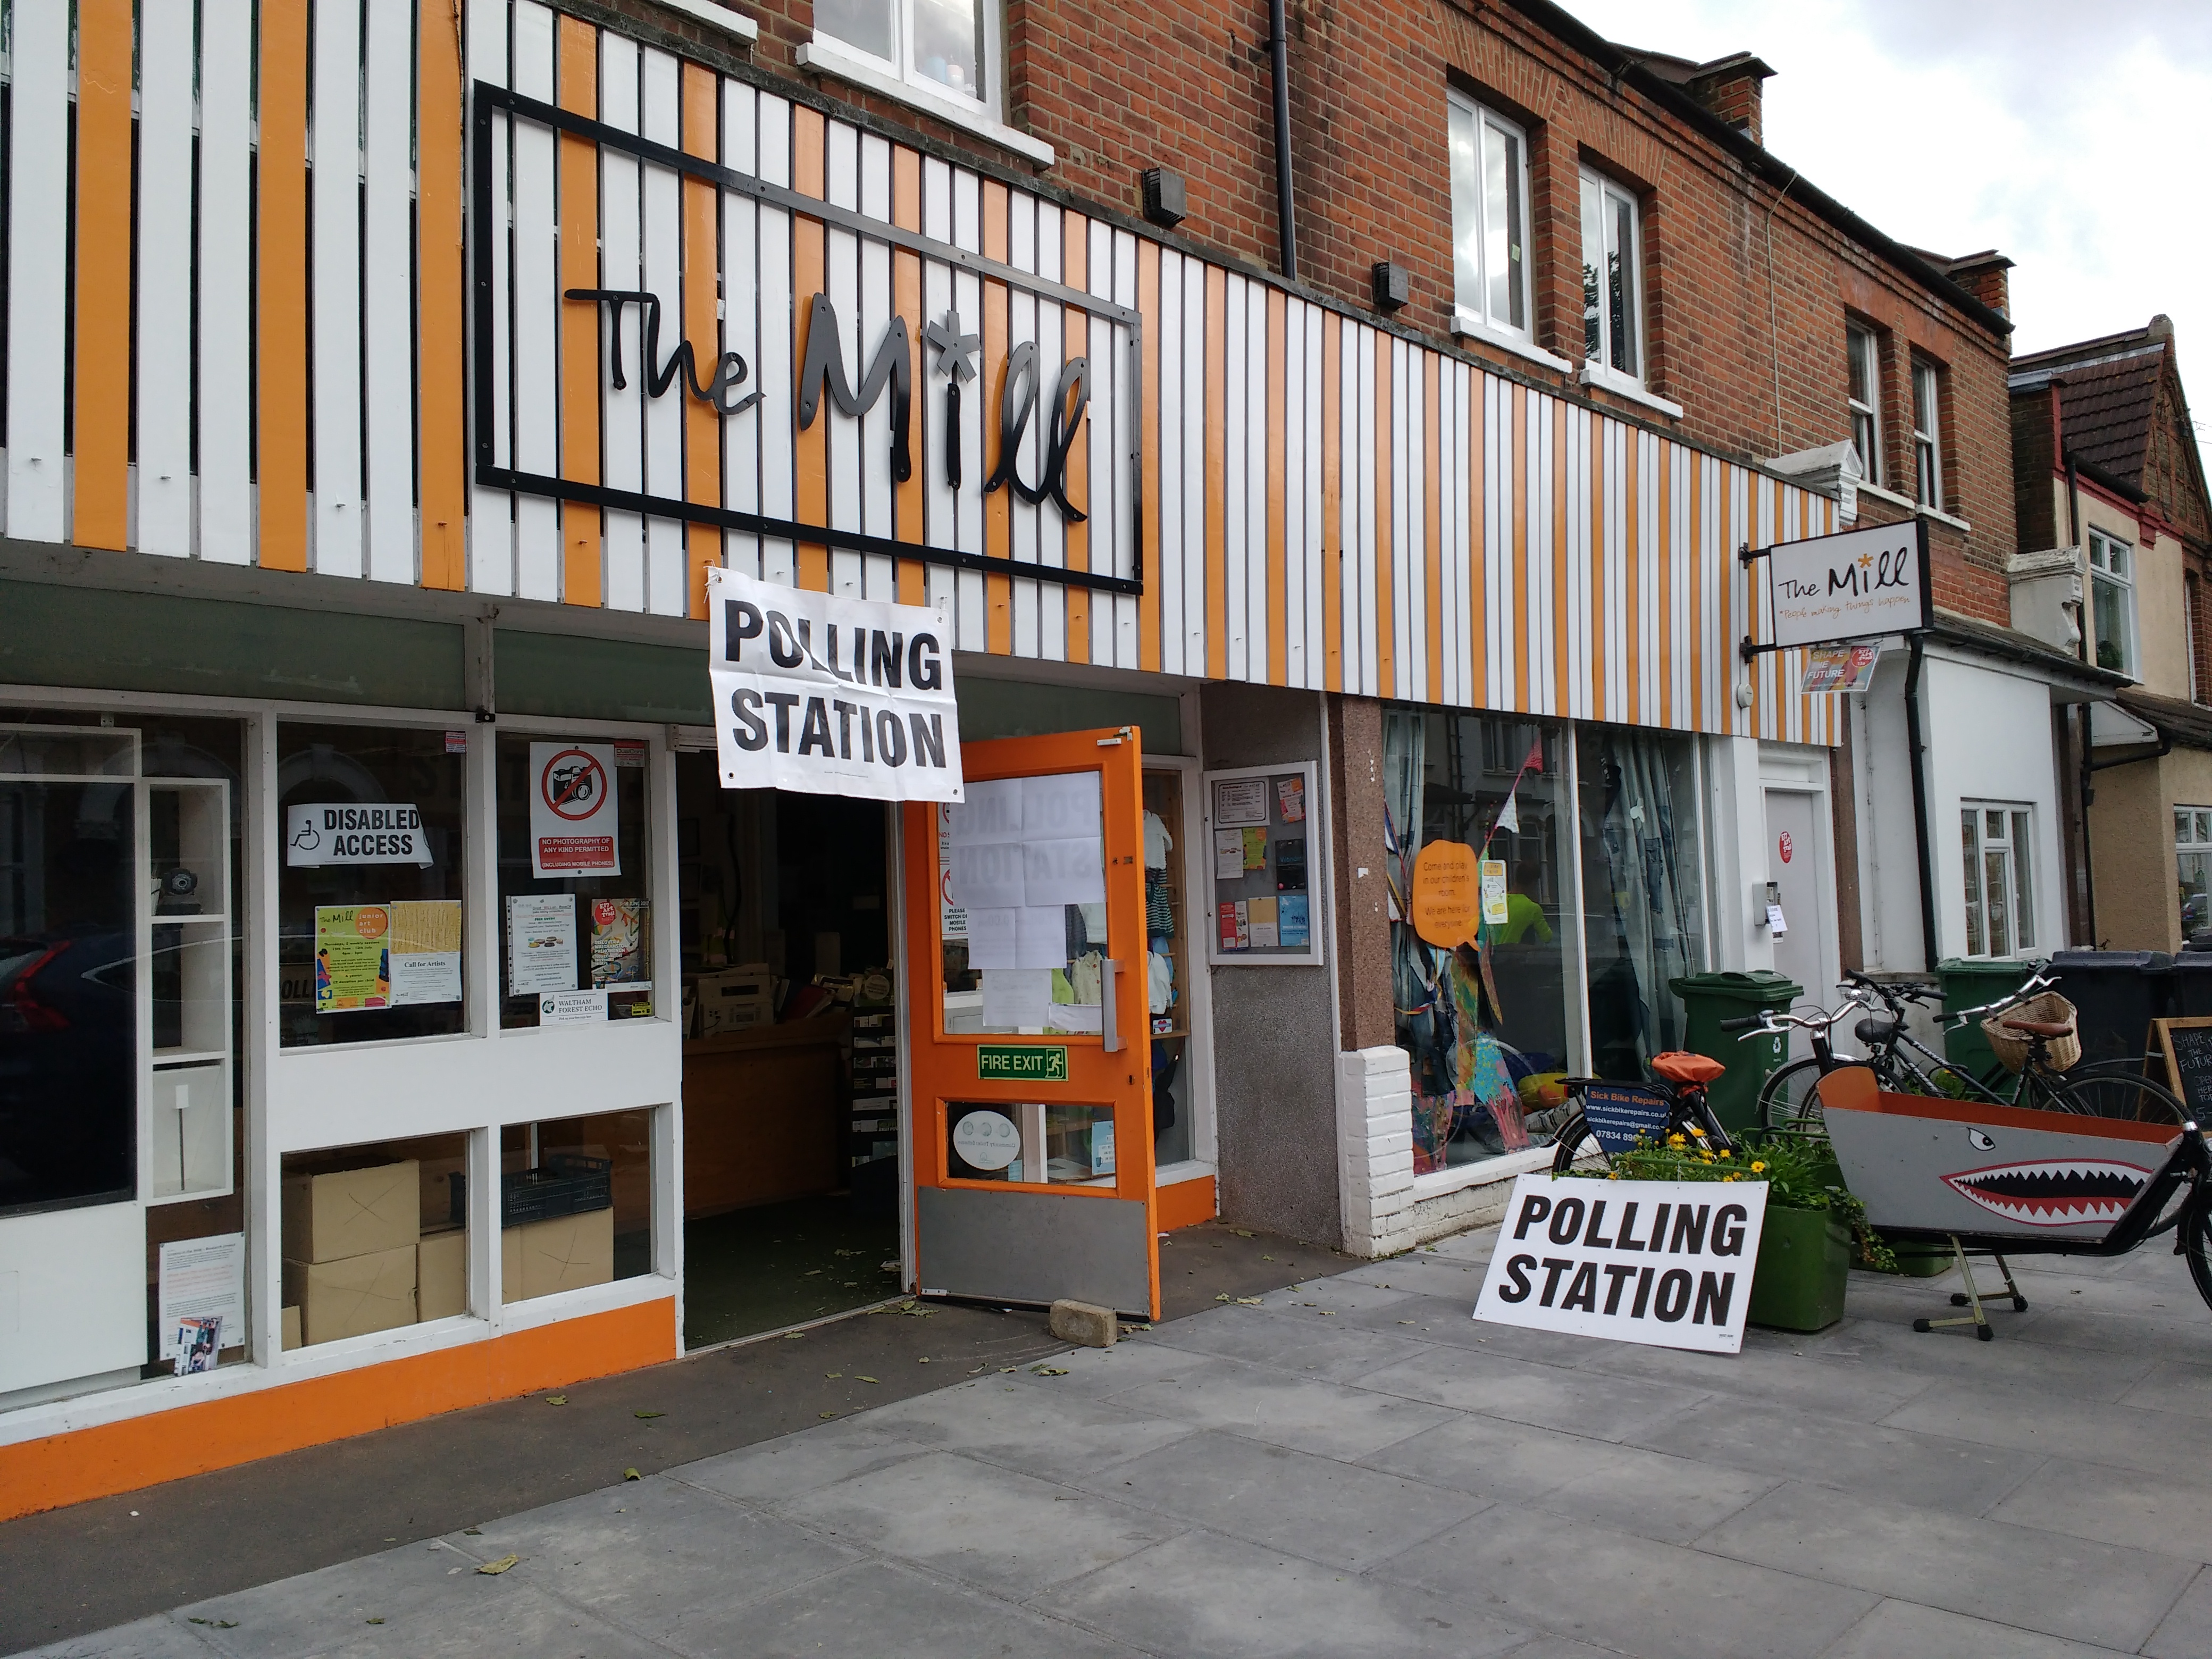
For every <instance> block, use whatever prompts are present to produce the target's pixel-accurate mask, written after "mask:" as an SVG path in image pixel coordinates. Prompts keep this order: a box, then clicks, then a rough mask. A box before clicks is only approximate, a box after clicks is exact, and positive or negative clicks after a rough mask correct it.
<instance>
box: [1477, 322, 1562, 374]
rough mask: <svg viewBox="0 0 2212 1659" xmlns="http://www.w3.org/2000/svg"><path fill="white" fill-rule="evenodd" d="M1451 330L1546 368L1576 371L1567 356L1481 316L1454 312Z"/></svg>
mask: <svg viewBox="0 0 2212 1659" xmlns="http://www.w3.org/2000/svg"><path fill="white" fill-rule="evenodd" d="M1451 331H1452V333H1453V334H1454V335H1455V337H1458V338H1460V339H1462V340H1480V341H1481V342H1482V343H1483V344H1485V345H1492V346H1496V347H1497V348H1498V349H1499V350H1500V351H1510V352H1511V353H1512V354H1513V355H1514V356H1516V357H1526V358H1527V359H1528V361H1529V362H1532V363H1541V364H1542V365H1543V366H1544V367H1545V368H1550V369H1556V370H1557V371H1559V373H1560V374H1572V373H1573V372H1574V367H1575V366H1574V365H1573V364H1572V363H1571V362H1568V361H1567V360H1566V359H1565V357H1554V356H1553V355H1552V354H1551V353H1550V352H1548V351H1547V350H1545V349H1543V348H1542V347H1541V346H1539V345H1535V344H1532V343H1530V342H1528V341H1527V340H1525V339H1522V337H1520V336H1519V335H1517V334H1509V333H1507V332H1506V331H1504V329H1502V328H1492V326H1491V325H1489V324H1488V323H1486V322H1484V321H1482V320H1481V319H1480V318H1476V317H1470V316H1468V314H1467V313H1465V312H1464V311H1455V312H1454V313H1452V320H1451Z"/></svg>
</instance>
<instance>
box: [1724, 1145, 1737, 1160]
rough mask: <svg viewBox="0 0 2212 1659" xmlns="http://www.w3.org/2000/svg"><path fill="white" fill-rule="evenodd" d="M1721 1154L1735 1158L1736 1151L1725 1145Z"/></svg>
mask: <svg viewBox="0 0 2212 1659" xmlns="http://www.w3.org/2000/svg"><path fill="white" fill-rule="evenodd" d="M1721 1156H1722V1157H1723V1158H1734V1157H1735V1153H1734V1152H1730V1151H1729V1149H1728V1148H1727V1147H1725V1146H1723V1147H1722V1148H1721Z"/></svg>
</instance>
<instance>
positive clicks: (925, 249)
mask: <svg viewBox="0 0 2212 1659" xmlns="http://www.w3.org/2000/svg"><path fill="white" fill-rule="evenodd" d="M472 94H473V95H472V98H471V107H470V114H469V127H470V142H471V146H472V149H473V154H472V155H471V157H470V162H469V194H470V197H471V202H470V207H469V241H470V249H471V257H472V258H473V260H474V265H473V268H472V276H471V295H470V321H471V334H472V335H473V337H474V338H473V341H472V343H471V383H472V386H473V387H474V396H473V398H471V404H472V408H471V426H472V428H474V435H473V441H472V448H473V453H474V456H475V461H476V482H477V484H478V485H480V486H482V487H483V488H484V489H508V490H513V491H515V492H517V493H519V494H521V495H538V496H545V497H549V498H550V499H552V500H555V501H574V502H577V503H579V504H580V505H582V506H586V507H611V508H614V509H616V510H617V511H621V512H629V513H645V514H648V515H650V516H652V517H653V518H659V519H678V520H684V522H686V523H690V524H708V525H713V526H717V527H718V528H720V529H723V530H734V531H737V532H740V533H742V534H744V535H750V536H760V537H763V538H768V539H770V540H777V541H789V542H794V543H799V544H805V545H808V546H813V547H829V548H836V549H841V550H844V551H847V552H852V553H873V554H877V555H880V556H884V557H887V558H895V559H915V560H918V561H920V562H923V563H925V564H935V565H943V566H945V567H947V568H951V569H956V570H975V571H981V572H985V573H987V574H991V575H994V576H1024V577H1028V578H1030V579H1032V580H1037V581H1046V582H1055V583H1058V584H1060V585H1061V586H1067V587H1082V588H1088V589H1091V590H1092V591H1093V592H1104V593H1126V594H1128V595H1130V596H1132V597H1135V596H1138V595H1140V594H1142V593H1143V592H1144V591H1145V580H1144V574H1145V552H1144V550H1145V538H1144V536H1143V533H1142V529H1143V525H1144V511H1145V501H1144V483H1145V480H1144V470H1143V466H1142V465H1141V461H1140V458H1139V448H1138V446H1139V437H1138V434H1139V432H1140V430H1141V428H1142V424H1143V422H1142V419H1141V415H1142V410H1143V408H1144V319H1143V316H1142V314H1141V313H1139V312H1137V311H1134V310H1133V309H1131V308H1130V307H1127V306H1124V305H1120V304H1117V303H1116V302H1115V301H1111V300H1107V299H1102V298H1101V297H1099V296H1098V295H1095V294H1086V293H1084V292H1083V291H1082V290H1081V289H1073V288H1069V287H1068V286H1066V284H1065V283H1057V282H1054V281H1052V280H1051V279H1050V278H1048V277H1043V276H1034V275H1032V274H1030V272H1028V271H1023V270H1015V269H1014V268H1013V267H1012V266H1011V265H1008V264H1001V263H1000V261H998V260H995V259H987V258H984V257H983V256H982V255H981V254H977V253H971V252H968V251H967V250H966V249H964V248H958V247H954V246H951V244H949V243H945V242H938V241H933V240H930V239H929V238H927V237H925V236H922V235H921V234H919V233H917V232H915V231H909V230H904V229H902V228H899V227H897V226H895V225H888V224H885V223H884V222H883V221H881V220H879V219H872V218H869V217H867V216H865V215H862V214H859V213H855V212H854V211H852V210H850V209H847V208H841V207H838V206H837V205H836V204H834V203H830V202H826V201H823V200H821V199H820V198H818V197H812V196H803V195H801V194H799V192H798V191H793V190H789V189H787V188H785V187H784V186H783V185H772V184H769V182H768V181H767V180H765V179H757V178H755V177H753V176H752V175H751V174H750V173H737V172H733V171H732V169H730V168H728V167H723V166H721V165H720V163H718V162H714V161H706V160H703V159H702V158H701V157H699V156H696V155H686V154H684V152H683V151H682V150H680V149H670V148H669V147H668V146H667V145H665V144H659V143H653V141H652V140H651V139H649V138H642V137H639V136H638V135H637V134H635V133H633V132H624V131H622V130H621V129H620V128H618V127H611V126H608V125H605V123H604V122H599V121H595V120H592V118H590V117H588V116H584V115H578V114H575V113H574V112H571V111H568V110H564V109H562V108H560V107H558V106H556V105H552V104H547V103H543V102H541V101H539V100H537V99H535V98H527V97H525V96H524V95H523V94H520V93H518V92H513V91H510V90H509V89H507V88H505V87H496V86H493V85H491V84H489V82H483V81H478V82H475V83H474V84H473V88H472ZM501 111H504V112H507V114H508V115H510V116H513V117H516V118H520V119H523V120H526V121H532V122H535V123H536V124H538V125H541V126H545V127H550V128H552V129H553V130H554V131H556V132H568V133H573V134H574V135H575V136H576V137H580V138H586V139H588V140H590V141H591V142H592V143H594V144H597V145H599V146H601V147H603V148H604V147H609V146H611V147H612V148H614V149H620V150H624V151H627V152H628V153H629V154H630V155H635V156H637V157H639V158H640V159H641V160H643V161H651V162H653V163H654V164H655V165H656V166H659V167H669V168H671V169H673V170H674V171H676V172H677V173H683V174H686V175H688V176H690V177H691V178H695V179H704V180H705V181H707V182H708V183H709V184H711V185H714V186H715V187H716V188H717V189H720V190H733V191H738V192H739V193H741V194H743V195H746V196H750V197H753V198H754V199H755V200H757V201H758V202H761V203H763V204H766V205H768V206H770V207H775V208H781V209H783V210H786V211H787V212H790V213H793V214H798V215H801V216H805V217H806V218H810V219H816V220H819V221H820V222H822V223H823V224H825V225H829V226H833V227H835V228H837V229H840V230H847V231H851V232H852V233H854V234H855V235H859V236H865V237H867V238H868V239H870V240H873V241H878V242H883V243H887V244H889V245H890V246H893V247H896V248H903V249H905V250H906V251H907V252H911V253H918V254H920V255H921V256H922V257H923V258H927V259H933V260H936V261H937V262H938V263H939V264H947V265H953V266H956V267H958V268H959V269H961V270H967V271H969V272H971V273H972V274H974V275H975V276H980V277H986V278H988V279H990V280H993V281H995V282H1000V283H1005V284H1006V286H1007V287H1009V288H1011V289H1019V290H1020V291H1022V292H1024V293H1028V294H1033V295H1036V296H1037V297H1039V298H1041V299H1047V300H1051V301H1055V302H1057V303H1059V304H1061V305H1065V306H1069V307H1074V308H1076V309H1079V310H1081V311H1083V312H1085V313H1089V314H1091V315H1092V316H1097V317H1103V318H1105V319H1107V320H1108V321H1109V322H1112V323H1115V324H1116V325H1120V326H1121V327H1123V328H1125V329H1127V331H1128V335H1129V339H1128V346H1127V365H1126V367H1125V368H1124V371H1123V372H1124V373H1125V374H1126V375H1127V384H1128V388H1129V392H1128V400H1129V408H1130V410H1132V411H1133V415H1132V418H1131V421H1130V442H1129V446H1128V453H1127V454H1125V455H1124V456H1123V457H1122V458H1121V464H1122V465H1125V466H1127V468H1128V470H1129V507H1130V519H1131V528H1130V530H1129V532H1127V534H1128V538H1129V541H1130V543H1131V552H1130V555H1129V557H1130V560H1131V562H1133V564H1134V566H1135V568H1136V573H1137V574H1135V575H1133V576H1115V575H1111V574H1108V573H1107V572H1104V571H1100V570H1075V569H1070V568H1066V567H1064V566H1059V565H1048V564H1042V563H1037V564H1031V563H1027V562H1023V561H1020V560H1016V559H1011V558H994V557H992V556H990V555H988V554H983V553H964V552H960V551H957V550H954V549H951V548H943V547H932V546H929V545H928V544H925V543H921V542H902V541H897V540H895V539H893V538H890V537H888V536H872V535H868V534H866V533H865V532H861V531H857V530H840V529H836V528H835V527H834V526H829V525H817V524H804V523H801V522H799V520H794V519H778V518H772V517H769V515H767V514H765V513H744V512H739V511H738V510H737V509H735V508H732V507H709V506H707V505H705V504H703V503H702V502H698V501H682V500H679V499H677V498H675V497H672V496H667V495H647V494H645V493H643V492H641V491H638V490H630V489H608V488H607V487H606V486H605V485H604V484H586V483H576V482H574V480H571V479H568V478H562V477H553V476H551V475H550V474H547V473H543V472H526V471H521V470H520V469H519V468H516V467H512V466H500V465H495V462H494V459H493V457H494V454H495V450H494V447H493V431H492V418H491V416H492V410H494V409H495V407H496V406H497V400H496V386H495V374H494V371H493V353H492V340H493V335H494V330H495V326H496V324H497V319H496V318H495V314H494V311H493V305H492V300H493V295H492V286H491V268H490V261H489V259H487V258H483V251H484V250H486V249H488V248H489V247H490V246H492V242H493V240H494V236H495V226H494V224H493V221H492V204H493V202H494V201H495V199H496V198H495V191H494V181H493V179H492V167H491V158H492V142H491V139H492V121H493V118H494V116H495V114H496V113H497V112H501ZM800 297H801V296H799V295H796V294H795V293H794V295H793V301H794V303H797V301H798V300H799V298H800ZM1119 551H1120V550H1118V549H1117V550H1115V553H1116V556H1119Z"/></svg>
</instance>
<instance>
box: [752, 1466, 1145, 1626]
mask: <svg viewBox="0 0 2212 1659" xmlns="http://www.w3.org/2000/svg"><path fill="white" fill-rule="evenodd" d="M783 1510H784V1512H786V1513H787V1514H789V1515H791V1516H795V1517H798V1518H800V1519H804V1520H805V1521H807V1522H810V1523H811V1524H812V1525H813V1526H815V1527H817V1528H821V1529H822V1530H823V1532H824V1533H826V1534H829V1535H830V1536H833V1537H836V1538H837V1539H839V1540H841V1541H846V1542H849V1543H854V1544H859V1545H862V1546H864V1547H866V1548H868V1549H870V1550H873V1551H877V1552H880V1553H884V1554H889V1555H894V1556H897V1557H900V1558H902V1559H905V1560H908V1561H914V1562H919V1563H921V1565H925V1566H927V1567H930V1568H932V1569H933V1570H934V1571H938V1572H941V1573H945V1574H948V1575H950V1576H951V1577H956V1578H961V1579H965V1580H966V1581H968V1582H969V1583H974V1584H978V1585H981V1586H982V1587H983V1588H985V1589H990V1590H994V1591H996V1592H997V1593H999V1594H1000V1595H1013V1596H1024V1595H1034V1594H1035V1593H1036V1592H1037V1591H1039V1590H1042V1589H1048V1588H1049V1587H1050V1586H1052V1585H1054V1584H1057V1583H1061V1582H1062V1581H1063V1580H1066V1579H1069V1578H1075V1577H1081V1576H1082V1575H1083V1574H1085V1573H1087V1572H1091V1571H1095V1570H1096V1569H1097V1568H1099V1567H1103V1566H1106V1565H1109V1564H1111V1563H1113V1562H1115V1561H1118V1560H1120V1559H1121V1558H1122V1557H1124V1556H1127V1555H1133V1554H1134V1553H1136V1552H1137V1551H1139V1550H1141V1549H1143V1548H1145V1547H1146V1546H1147V1545H1151V1544H1157V1543H1160V1542H1162V1541H1164V1540H1166V1539H1169V1538H1171V1537H1173V1536H1175V1534H1177V1533H1179V1532H1181V1531H1182V1530H1183V1529H1184V1528H1183V1523H1182V1522H1176V1521H1171V1520H1168V1519H1165V1518H1164V1517H1162V1516H1157V1515H1152V1514H1149V1513H1147V1512H1146V1511H1145V1510H1139V1509H1136V1508H1134V1507H1133V1506H1131V1505H1129V1504H1120V1503H1115V1502H1114V1501H1112V1500H1111V1499H1108V1498H1099V1497H1096V1496H1093V1495H1091V1494H1088V1493H1085V1492H1079V1491H1076V1490H1075V1489H1073V1488H1072V1487H1067V1486H1059V1485H1057V1484H1055V1483H1054V1482H1051V1481H1046V1480H1037V1479H1036V1477H1035V1476H1032V1475H1026V1474H1016V1473H1014V1472H1013V1471H1012V1470H1011V1469H1002V1468H999V1467H997V1466H996V1465H995V1464H990V1463H982V1462H976V1461H975V1459H973V1458H968V1457H960V1456H957V1455H954V1454H952V1453H950V1452H931V1453H929V1454H927V1455H926V1456H922V1457H917V1458H914V1459H912V1460H910V1461H909V1462H902V1463H894V1464H892V1465H891V1466H890V1468H883V1469H876V1470H872V1471H871V1472H870V1473H868V1474H856V1475H854V1476H853V1477H851V1478H850V1479H849V1480H841V1481H839V1482H838V1483H837V1484H836V1485H835V1486H824V1487H823V1488H822V1489H821V1490H820V1491H819V1492H810V1493H808V1494H807V1495H806V1496H805V1497H804V1498H798V1499H796V1500H794V1501H793V1502H792V1503H790V1504H786V1505H784V1506H783Z"/></svg>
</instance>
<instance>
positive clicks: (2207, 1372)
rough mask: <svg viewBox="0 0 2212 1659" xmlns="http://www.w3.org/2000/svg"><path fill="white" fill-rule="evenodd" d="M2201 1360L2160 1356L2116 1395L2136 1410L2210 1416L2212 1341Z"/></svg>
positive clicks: (2211, 1400) (2211, 1410) (2123, 1402)
mask: <svg viewBox="0 0 2212 1659" xmlns="http://www.w3.org/2000/svg"><path fill="white" fill-rule="evenodd" d="M2205 1358H2206V1361H2207V1363H2206V1364H2201V1365H2199V1364H2189V1363H2187V1362H2185V1361H2182V1360H2178V1359H2161V1360H2159V1361H2157V1362H2156V1363H2155V1364H2153V1365H2152V1366H2151V1368H2150V1369H2149V1370H2147V1371H2145V1372H2144V1373H2143V1375H2142V1378H2141V1379H2140V1380H2139V1381H2137V1382H2136V1383H2135V1384H2134V1385H2133V1386H2131V1387H2130V1389H2128V1390H2127V1392H2126V1393H2124V1394H2123V1395H2120V1396H2119V1399H2120V1403H2121V1404H2122V1405H2124V1406H2133V1407H2136V1409H2137V1410H2139V1411H2150V1412H2179V1413H2182V1414H2183V1415H2185V1416H2187V1417H2199V1418H2201V1417H2212V1343H2208V1344H2207V1348H2206V1354H2205Z"/></svg>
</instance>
